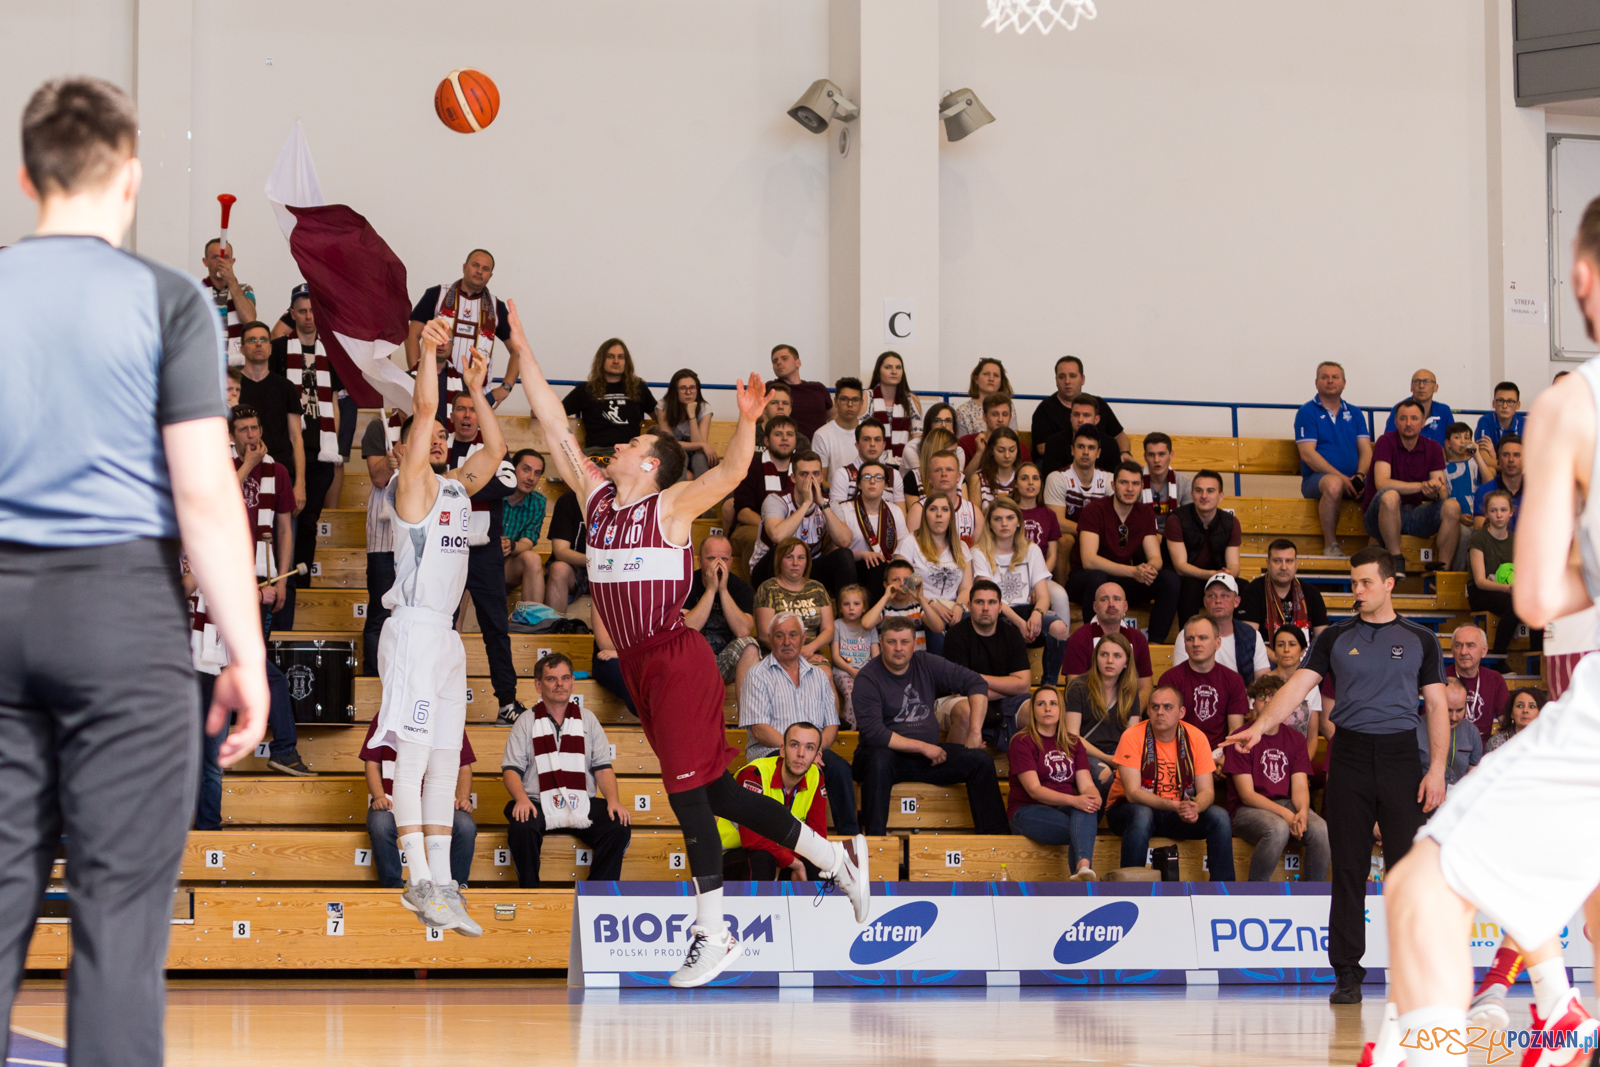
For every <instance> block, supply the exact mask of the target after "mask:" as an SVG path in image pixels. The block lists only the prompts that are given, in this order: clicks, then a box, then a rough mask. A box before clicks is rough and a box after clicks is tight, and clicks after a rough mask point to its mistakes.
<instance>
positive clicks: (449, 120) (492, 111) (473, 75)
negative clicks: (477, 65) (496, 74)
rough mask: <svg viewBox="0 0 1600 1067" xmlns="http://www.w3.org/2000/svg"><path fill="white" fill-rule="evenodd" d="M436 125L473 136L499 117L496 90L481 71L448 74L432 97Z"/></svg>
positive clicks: (462, 70)
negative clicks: (439, 123) (442, 125)
mask: <svg viewBox="0 0 1600 1067" xmlns="http://www.w3.org/2000/svg"><path fill="white" fill-rule="evenodd" d="M433 110H434V112H435V113H436V114H437V115H438V116H439V121H440V122H442V123H444V124H445V125H446V126H448V127H450V128H451V129H452V130H454V131H456V132H457V133H477V132H478V131H479V130H482V129H485V128H486V127H487V126H488V125H489V123H491V122H493V121H494V117H495V116H496V115H498V114H499V113H500V90H499V89H498V88H497V87H496V86H495V84H494V79H493V78H491V77H489V75H487V74H485V73H484V72H483V71H481V70H473V69H472V68H471V67H462V68H460V69H459V70H452V71H451V72H450V73H449V74H448V75H446V76H445V79H444V80H443V81H442V82H440V83H439V88H437V89H435V90H434V93H433Z"/></svg>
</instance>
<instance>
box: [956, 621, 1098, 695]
mask: <svg viewBox="0 0 1600 1067" xmlns="http://www.w3.org/2000/svg"><path fill="white" fill-rule="evenodd" d="M1011 610H1012V611H1014V612H1016V613H1017V615H1018V617H1020V618H1024V619H1031V618H1032V617H1033V612H1034V606H1033V605H1032V604H1013V605H1011ZM1091 614H1092V612H1091ZM1054 622H1060V623H1062V624H1063V625H1065V626H1066V627H1067V628H1068V629H1070V628H1071V627H1072V621H1071V620H1070V619H1063V618H1061V616H1059V615H1057V614H1055V613H1054V612H1050V611H1047V612H1045V613H1044V622H1042V623H1040V625H1039V636H1038V637H1036V638H1034V640H1033V644H1032V645H1030V646H1029V647H1030V648H1037V647H1038V646H1039V645H1040V644H1041V643H1042V644H1043V645H1044V684H1045V685H1051V684H1053V681H1052V679H1054V678H1055V677H1056V676H1057V675H1059V674H1060V673H1061V661H1062V660H1063V659H1065V658H1066V655H1067V641H1066V638H1063V637H1051V636H1050V624H1051V623H1054ZM928 636H929V637H930V638H931V637H932V636H933V635H932V634H929V635H928ZM943 647H944V646H943V643H942V642H941V644H940V648H941V649H942V648H943ZM928 651H929V652H932V651H933V646H932V645H931V644H930V645H929V646H928ZM1018 706H1020V703H1019V705H1018ZM1012 720H1013V721H1015V720H1016V711H1015V709H1012Z"/></svg>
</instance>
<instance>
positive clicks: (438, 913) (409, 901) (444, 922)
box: [400, 882, 470, 930]
mask: <svg viewBox="0 0 1600 1067" xmlns="http://www.w3.org/2000/svg"><path fill="white" fill-rule="evenodd" d="M400 903H401V904H402V905H403V906H404V907H405V909H406V910H407V911H409V912H415V913H416V916H417V918H419V919H421V920H422V924H423V925H424V926H431V927H433V928H434V929H436V930H453V929H455V928H456V925H457V920H456V917H455V915H454V914H453V913H452V912H451V911H450V904H449V902H447V901H446V900H445V898H444V893H443V892H441V891H440V889H439V887H438V886H436V885H434V884H433V883H432V882H418V883H417V884H416V885H408V886H406V888H405V892H403V893H401V894H400ZM469 921H470V920H469Z"/></svg>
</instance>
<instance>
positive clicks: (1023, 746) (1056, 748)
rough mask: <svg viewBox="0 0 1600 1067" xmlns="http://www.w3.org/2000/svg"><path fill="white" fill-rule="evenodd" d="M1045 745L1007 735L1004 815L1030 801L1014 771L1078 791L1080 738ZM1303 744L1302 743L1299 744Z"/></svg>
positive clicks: (1083, 757)
mask: <svg viewBox="0 0 1600 1067" xmlns="http://www.w3.org/2000/svg"><path fill="white" fill-rule="evenodd" d="M1045 744H1046V748H1045V750H1044V751H1043V752H1041V751H1039V746H1038V745H1037V744H1035V743H1034V740H1033V735H1032V734H1030V733H1028V731H1026V730H1024V731H1022V732H1021V733H1019V734H1017V736H1015V737H1013V738H1012V739H1011V748H1010V749H1009V750H1008V759H1009V760H1010V763H1011V790H1010V793H1009V794H1008V795H1007V797H1006V818H1008V819H1009V818H1011V816H1013V815H1015V814H1016V813H1017V809H1018V808H1020V807H1022V806H1023V805H1024V804H1033V803H1035V801H1033V800H1031V799H1029V797H1028V791H1027V790H1026V789H1024V788H1022V782H1021V781H1020V780H1018V775H1020V774H1021V773H1022V772H1023V771H1032V772H1033V773H1035V774H1037V775H1038V776H1039V784H1040V785H1042V786H1044V787H1045V788H1046V789H1053V790H1055V791H1056V792H1057V793H1066V794H1067V795H1069V796H1077V795H1078V787H1077V785H1076V784H1075V783H1074V782H1073V778H1074V777H1076V776H1077V773H1078V772H1079V771H1082V770H1087V769H1088V767H1089V753H1088V752H1086V751H1085V750H1084V747H1083V742H1082V741H1079V742H1078V743H1077V744H1076V745H1073V746H1072V751H1070V752H1068V751H1066V750H1064V749H1062V747H1061V745H1060V744H1059V743H1058V742H1057V740H1056V739H1055V738H1054V737H1047V738H1045ZM1302 747H1303V746H1302Z"/></svg>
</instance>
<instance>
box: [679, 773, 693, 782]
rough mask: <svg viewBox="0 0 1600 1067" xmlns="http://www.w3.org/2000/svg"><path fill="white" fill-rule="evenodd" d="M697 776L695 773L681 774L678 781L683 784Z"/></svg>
mask: <svg viewBox="0 0 1600 1067" xmlns="http://www.w3.org/2000/svg"><path fill="white" fill-rule="evenodd" d="M695 774H696V772H695V771H690V772H689V773H688V774H680V775H678V781H680V782H681V781H683V780H684V779H685V778H693V777H694V776H695Z"/></svg>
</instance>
